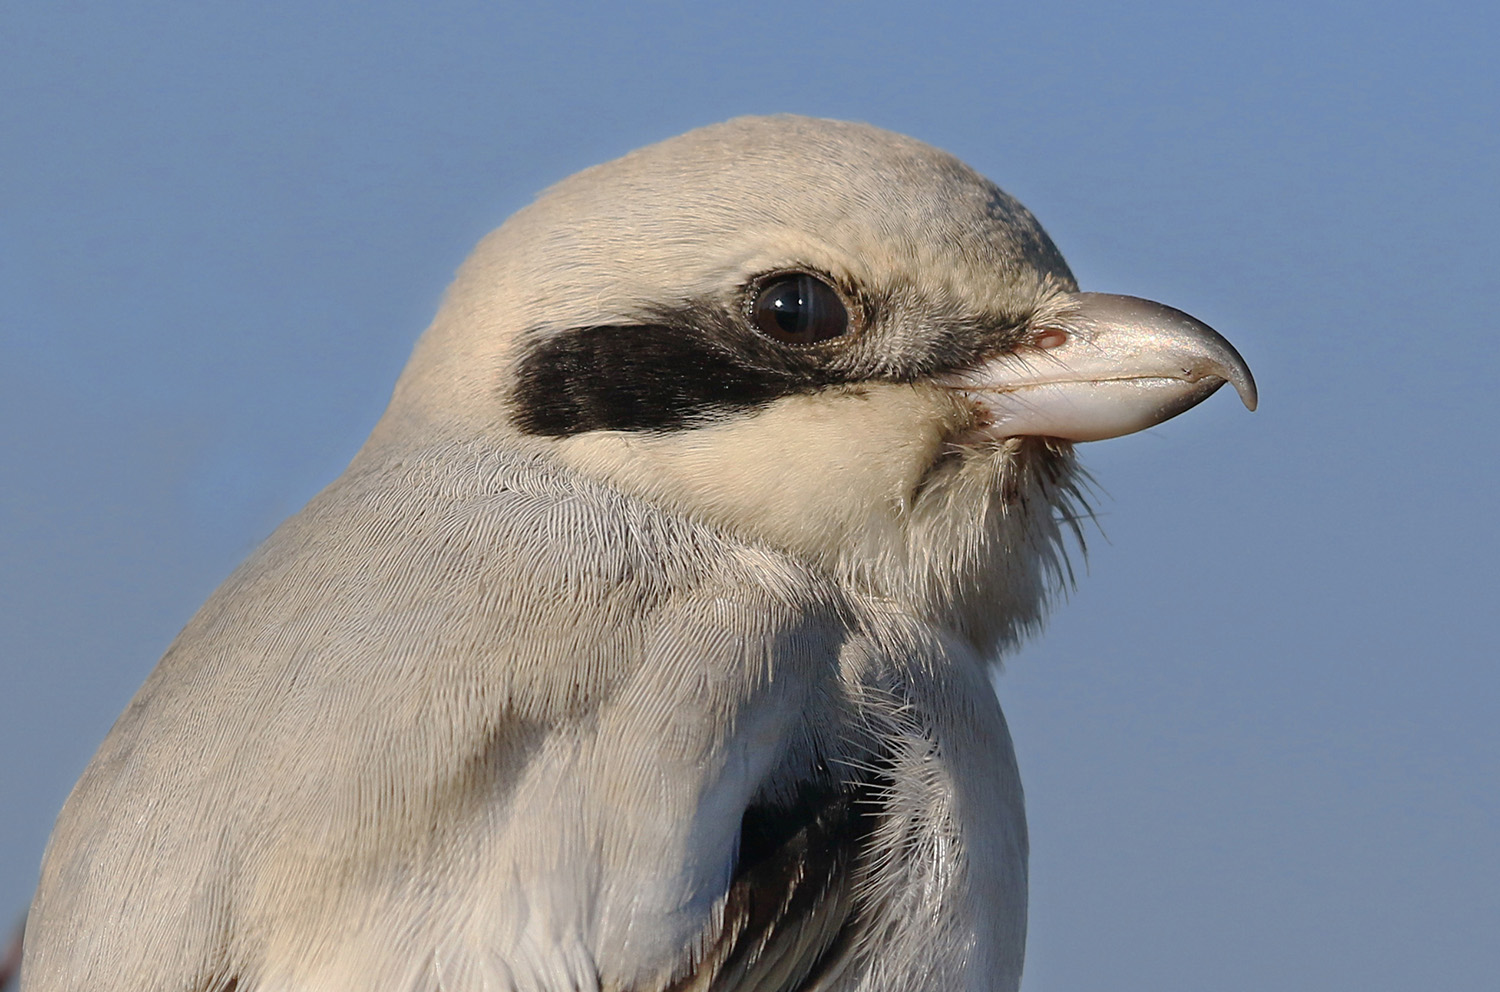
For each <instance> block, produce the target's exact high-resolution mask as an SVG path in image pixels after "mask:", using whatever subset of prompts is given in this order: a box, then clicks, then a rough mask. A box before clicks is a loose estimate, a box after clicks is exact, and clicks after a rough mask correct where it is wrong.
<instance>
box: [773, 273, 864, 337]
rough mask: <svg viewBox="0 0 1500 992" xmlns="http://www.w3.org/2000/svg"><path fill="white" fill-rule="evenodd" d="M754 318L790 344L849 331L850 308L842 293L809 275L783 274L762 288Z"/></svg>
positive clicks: (836, 335) (834, 335)
mask: <svg viewBox="0 0 1500 992" xmlns="http://www.w3.org/2000/svg"><path fill="white" fill-rule="evenodd" d="M750 321H751V323H753V324H754V325H755V327H756V329H757V330H759V331H760V332H761V333H762V334H765V335H767V336H769V337H773V338H775V339H776V340H777V341H785V342H787V343H788V344H812V343H813V342H814V341H827V340H828V339H829V338H836V337H838V336H840V335H841V334H847V333H848V331H849V311H847V310H845V309H844V301H843V300H840V299H839V294H838V293H835V292H834V291H833V287H832V286H829V285H828V284H827V283H825V282H824V281H823V280H821V279H817V278H814V277H813V276H810V275H805V274H798V275H790V276H782V277H780V278H777V279H773V280H772V281H771V282H768V283H766V285H765V286H763V287H761V290H760V292H759V293H757V294H755V303H754V304H753V305H752V306H751V307H750Z"/></svg>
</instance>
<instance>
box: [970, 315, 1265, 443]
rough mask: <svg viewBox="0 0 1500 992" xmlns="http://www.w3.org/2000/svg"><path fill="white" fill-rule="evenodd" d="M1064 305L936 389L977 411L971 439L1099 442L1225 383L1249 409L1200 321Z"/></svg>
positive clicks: (1251, 398) (1234, 363)
mask: <svg viewBox="0 0 1500 992" xmlns="http://www.w3.org/2000/svg"><path fill="white" fill-rule="evenodd" d="M1073 301H1074V304H1075V305H1074V306H1073V307H1072V308H1071V309H1070V310H1069V311H1068V313H1067V314H1066V315H1065V316H1064V317H1063V318H1062V319H1061V321H1058V322H1054V323H1052V324H1049V325H1048V326H1046V327H1043V328H1039V329H1037V330H1036V331H1034V332H1033V333H1032V335H1031V338H1030V340H1028V341H1027V342H1026V343H1024V344H1022V345H1021V346H1020V347H1018V348H1016V349H1014V350H1012V351H1010V352H1007V353H1006V354H1004V355H1001V356H1000V357H998V358H995V359H992V360H991V361H989V362H987V363H985V364H984V365H983V366H981V367H980V368H978V369H975V370H973V371H971V372H966V373H962V374H959V375H955V376H951V377H949V378H948V379H947V380H946V381H945V382H944V383H943V385H945V386H947V387H949V388H951V389H956V390H959V391H961V392H963V393H965V394H967V395H969V396H970V397H971V398H972V399H973V400H974V401H975V402H976V403H977V404H978V405H979V407H980V408H981V409H982V411H983V412H984V414H985V417H984V423H983V424H982V425H981V427H980V428H979V432H978V433H979V434H980V435H981V436H983V437H986V438H991V439H1000V438H1007V437H1025V436H1040V437H1055V438H1061V439H1063V440H1066V441H1101V440H1103V439H1105V438H1111V437H1119V436H1121V435H1122V434H1132V433H1134V432H1136V431H1141V430H1145V429H1146V428H1147V427H1152V426H1154V425H1156V424H1159V423H1161V422H1162V421H1164V420H1169V419H1171V418H1172V417H1175V416H1177V415H1178V414H1179V413H1182V412H1183V411H1185V410H1188V409H1190V408H1192V407H1194V406H1197V405H1198V404H1199V403H1201V402H1203V401H1204V400H1205V399H1207V398H1208V396H1209V395H1210V394H1211V393H1212V392H1213V391H1214V390H1216V389H1218V388H1219V387H1220V386H1222V385H1224V383H1226V382H1232V383H1234V388H1235V389H1236V390H1237V391H1238V392H1239V394H1240V399H1241V400H1242V401H1244V404H1245V406H1246V407H1247V408H1248V409H1251V410H1254V409H1255V403H1256V394H1255V379H1254V378H1253V377H1252V376H1251V375H1250V368H1249V366H1247V365H1246V364H1245V360H1244V359H1243V358H1241V357H1240V353H1239V352H1237V351H1235V350H1234V345H1232V344H1230V343H1229V342H1228V341H1226V340H1224V338H1223V337H1221V336H1220V335H1219V333H1218V332H1217V331H1215V330H1214V329H1213V328H1212V327H1209V326H1208V325H1207V324H1205V323H1203V322H1202V321H1199V320H1196V319H1194V318H1192V317H1189V316H1188V315H1187V314H1185V313H1183V312H1182V311H1181V310H1174V309H1172V308H1171V307H1169V306H1163V305H1162V304H1160V303H1153V302H1151V301H1150V300H1142V299H1138V298H1136V297H1134V296H1113V295H1110V294H1108V293H1076V294H1074V296H1073Z"/></svg>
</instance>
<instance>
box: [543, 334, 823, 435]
mask: <svg viewBox="0 0 1500 992" xmlns="http://www.w3.org/2000/svg"><path fill="white" fill-rule="evenodd" d="M747 344H750V342H747V341H745V340H744V339H740V340H733V339H731V340H730V341H729V342H727V343H725V344H720V343H718V342H717V341H714V340H712V339H710V338H709V337H707V336H706V335H705V334H704V333H703V331H702V330H700V329H699V328H697V327H692V326H683V325H682V324H681V323H678V322H675V321H674V322H673V323H671V324H666V323H662V324H656V323H653V324H635V325H624V326H613V327H582V328H578V329H576V330H572V331H566V332H564V333H561V334H557V335H554V336H551V337H548V338H547V339H545V340H543V341H542V342H541V343H540V344H538V345H537V346H536V347H535V348H533V349H531V350H530V351H528V352H527V353H526V355H525V357H524V358H522V360H521V363H520V367H519V369H518V370H517V386H516V392H515V396H514V402H515V406H514V409H515V414H514V416H515V418H516V422H517V425H518V426H519V427H520V428H521V429H522V430H523V431H525V432H527V433H528V434H543V435H548V436H551V437H566V436H568V435H571V434H582V433H584V432H586V431H596V430H613V431H670V430H676V429H679V428H684V427H691V426H694V425H697V424H700V423H703V422H704V421H707V420H709V419H712V418H713V417H714V416H715V415H716V414H720V413H726V412H730V411H736V410H748V409H754V408H756V407H759V406H763V405H765V404H767V403H770V402H771V401H772V400H775V399H777V398H778V397H781V396H788V395H792V394H794V393H810V392H816V391H817V390H819V389H822V388H824V387H826V386H829V385H833V384H835V383H837V382H838V381H840V377H839V376H837V375H831V374H830V373H829V370H828V369H826V368H824V367H822V364H821V363H815V362H807V361H797V360H795V357H794V358H793V360H791V361H788V360H786V356H775V355H774V354H773V353H771V349H769V348H764V347H759V348H757V347H744V346H745V345H747ZM778 358H779V359H780V360H777V359H778Z"/></svg>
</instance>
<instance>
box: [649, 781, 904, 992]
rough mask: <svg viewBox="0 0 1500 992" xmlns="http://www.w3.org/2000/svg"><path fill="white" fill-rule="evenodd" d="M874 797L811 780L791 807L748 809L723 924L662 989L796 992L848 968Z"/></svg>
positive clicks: (867, 784) (865, 786) (858, 786)
mask: <svg viewBox="0 0 1500 992" xmlns="http://www.w3.org/2000/svg"><path fill="white" fill-rule="evenodd" d="M879 790H880V785H879V784H878V781H873V780H872V781H858V782H845V783H835V782H833V781H829V780H824V781H821V782H816V783H813V782H808V783H804V784H803V787H802V788H801V789H800V790H799V792H798V795H797V797H796V799H795V800H794V801H793V802H792V803H791V804H790V805H779V804H778V805H755V806H751V807H750V808H749V809H747V810H746V811H745V814H744V818H743V820H742V822H741V826H740V851H739V860H738V863H737V864H736V866H735V873H734V879H733V881H732V882H731V883H730V887H729V892H728V893H727V895H726V898H725V901H724V916H723V923H722V927H721V929H720V931H719V932H718V934H717V935H716V937H715V939H714V940H713V942H712V943H711V944H710V945H709V946H708V947H706V948H705V949H704V953H703V955H702V957H701V958H700V959H699V960H698V961H697V962H696V963H695V967H694V969H693V971H692V973H691V974H689V975H687V976H684V977H683V978H682V979H681V980H679V981H678V982H676V983H674V984H673V985H670V986H669V987H668V988H669V992H747V990H756V992H760V990H764V992H795V990H797V989H802V988H806V987H808V985H809V984H811V983H813V982H814V981H815V980H816V979H818V978H819V977H826V976H827V975H828V974H829V973H833V972H836V971H837V970H838V969H840V968H842V967H843V966H845V965H847V964H848V960H849V954H850V951H851V944H852V940H853V933H854V927H853V917H854V913H855V896H854V886H855V880H856V878H857V877H858V873H859V871H860V867H859V866H860V863H861V862H862V860H863V859H864V858H865V857H866V856H867V855H868V853H869V852H868V847H869V842H870V835H871V832H872V831H873V830H874V829H875V826H876V824H877V823H878V822H879V814H880V807H879V801H878V799H877V798H876V796H877V795H878V793H879Z"/></svg>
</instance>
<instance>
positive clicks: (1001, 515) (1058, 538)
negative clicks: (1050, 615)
mask: <svg viewBox="0 0 1500 992" xmlns="http://www.w3.org/2000/svg"><path fill="white" fill-rule="evenodd" d="M1088 493H1089V480H1088V477H1087V474H1086V473H1085V472H1084V470H1083V469H1082V468H1081V467H1080V465H1079V464H1078V461H1077V459H1076V457H1075V456H1074V452H1073V445H1072V444H1071V443H1069V442H1067V441H1062V440H1058V439H1055V438H1046V437H1008V438H992V437H976V438H975V439H974V440H973V441H972V442H965V443H960V442H958V441H955V442H954V443H953V445H952V446H951V448H950V449H949V450H948V451H947V452H946V453H945V454H944V456H943V457H942V458H941V459H940V460H939V461H938V462H936V463H935V464H934V465H933V467H932V469H931V470H930V471H929V473H928V475H927V476H926V477H925V478H924V479H923V481H922V484H921V486H920V487H919V489H918V490H917V491H916V492H915V493H914V494H913V496H912V498H911V500H910V502H909V503H908V505H907V506H905V507H903V508H902V512H901V514H900V516H901V518H902V527H901V531H902V533H903V537H904V541H903V542H902V545H901V547H900V549H899V551H898V550H896V549H893V548H889V547H887V548H884V549H864V550H863V551H861V552H857V553H855V554H851V555H849V556H848V557H847V558H846V559H845V562H846V567H847V568H848V569H850V571H857V572H858V575H857V577H856V581H862V582H864V583H868V584H871V585H874V586H876V587H877V588H879V589H880V590H881V591H882V592H883V593H885V594H886V595H888V596H890V597H891V598H893V599H896V600H898V601H901V602H906V603H909V604H911V605H912V606H913V607H914V608H915V609H916V610H917V612H919V613H920V614H923V615H925V616H928V617H931V618H944V622H945V624H947V625H950V626H954V625H956V628H957V629H955V630H954V633H956V634H958V635H959V636H961V637H962V638H963V639H964V640H966V641H968V642H969V643H970V644H971V645H973V646H974V648H975V650H976V651H977V652H978V653H979V654H980V656H982V657H985V658H987V659H992V660H993V659H997V658H998V655H999V653H1000V652H1001V651H1003V650H1005V649H1006V648H1008V647H1010V646H1012V645H1014V644H1015V643H1016V642H1018V641H1020V640H1022V639H1023V638H1024V637H1026V636H1028V635H1030V634H1032V633H1034V632H1036V631H1037V630H1038V629H1039V628H1040V626H1041V624H1042V622H1043V620H1044V619H1045V617H1046V614H1047V611H1048V608H1049V607H1050V605H1051V603H1052V602H1053V601H1054V600H1055V599H1056V598H1057V597H1058V595H1059V594H1060V593H1064V592H1066V591H1067V590H1068V589H1070V588H1071V587H1072V584H1073V576H1074V572H1073V567H1072V564H1071V556H1072V555H1073V554H1074V553H1075V552H1081V551H1084V550H1085V542H1084V532H1083V522H1084V521H1086V520H1089V519H1092V516H1093V511H1092V510H1091V509H1090V507H1089V501H1088Z"/></svg>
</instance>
